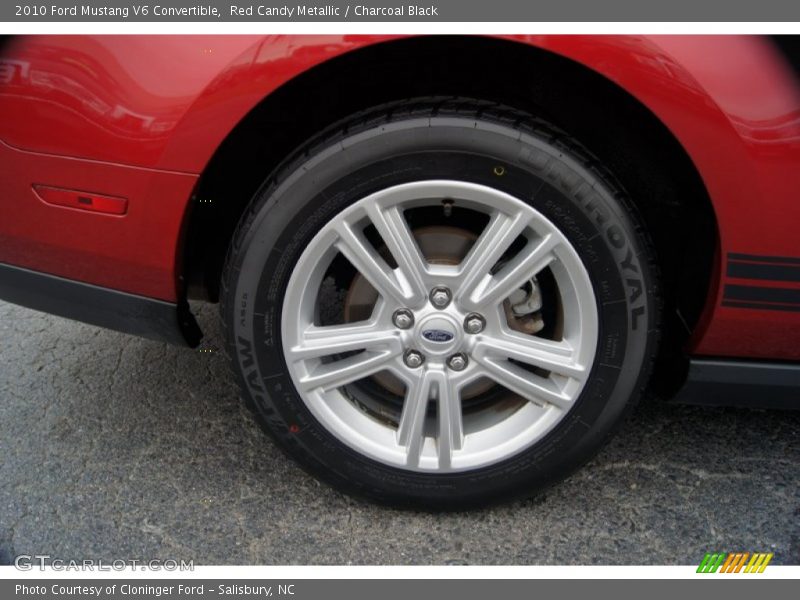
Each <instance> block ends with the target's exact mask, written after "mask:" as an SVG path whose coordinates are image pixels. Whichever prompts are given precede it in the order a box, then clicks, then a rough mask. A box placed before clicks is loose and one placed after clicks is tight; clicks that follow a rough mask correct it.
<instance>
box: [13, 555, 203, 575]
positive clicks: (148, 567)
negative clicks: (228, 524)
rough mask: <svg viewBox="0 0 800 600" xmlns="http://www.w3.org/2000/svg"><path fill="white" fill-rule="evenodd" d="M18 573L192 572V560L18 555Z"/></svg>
mask: <svg viewBox="0 0 800 600" xmlns="http://www.w3.org/2000/svg"><path fill="white" fill-rule="evenodd" d="M14 566H15V567H16V568H17V569H18V570H20V571H32V570H34V569H38V570H40V571H45V570H50V571H194V560H183V559H180V560H176V559H172V558H168V559H164V560H162V559H147V560H143V559H136V558H126V559H115V560H104V559H101V558H84V559H81V560H73V559H69V560H64V559H60V558H53V557H51V556H50V555H49V554H33V555H31V554H20V555H19V556H16V557H15V558H14Z"/></svg>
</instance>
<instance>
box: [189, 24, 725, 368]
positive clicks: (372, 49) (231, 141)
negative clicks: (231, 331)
mask: <svg viewBox="0 0 800 600" xmlns="http://www.w3.org/2000/svg"><path fill="white" fill-rule="evenodd" d="M569 37H570V36H563V37H562V36H557V37H555V38H548V37H544V38H539V37H533V38H524V39H515V40H510V39H499V38H488V37H462V36H432V37H413V38H403V39H395V40H390V41H383V42H381V43H376V44H370V45H366V46H362V47H360V48H358V49H355V50H351V51H349V52H346V53H344V54H341V55H339V56H336V57H335V58H331V59H329V60H326V61H325V62H322V63H320V64H318V65H317V66H315V67H313V68H311V69H309V70H307V71H304V72H302V73H300V74H299V75H297V76H295V77H294V78H293V79H290V80H289V81H288V82H287V83H285V84H284V85H282V86H281V87H279V88H278V89H276V90H275V91H273V92H272V93H270V94H269V95H267V96H266V97H264V98H263V100H261V101H260V102H259V103H258V104H257V105H256V106H255V107H254V108H253V109H252V110H251V111H250V112H249V113H248V114H247V115H246V116H245V117H244V118H243V119H242V120H241V121H240V122H239V123H238V125H237V126H236V127H235V128H234V129H233V130H232V131H231V132H230V133H229V135H228V136H227V137H226V138H225V140H224V141H223V142H222V143H221V144H220V146H219V147H218V148H217V150H216V152H215V153H214V155H213V157H212V158H211V160H210V161H209V163H208V165H207V166H206V168H205V169H204V171H203V173H202V175H201V178H200V180H199V183H198V186H197V188H196V191H195V202H194V203H193V204H192V210H190V211H189V212H188V213H187V218H186V222H185V226H184V242H183V249H182V250H183V265H182V274H183V276H184V277H185V279H186V281H187V282H188V289H189V291H190V294H191V295H194V296H200V297H206V298H209V299H211V300H216V299H217V297H218V293H219V276H220V273H221V269H222V264H223V261H224V256H225V252H226V250H227V247H228V244H229V243H230V240H231V238H232V235H233V231H234V229H235V226H236V223H237V222H238V219H239V217H240V215H241V214H242V212H243V211H244V209H245V207H246V206H247V204H248V202H249V200H250V198H251V197H252V196H253V194H254V193H255V191H256V190H257V189H258V187H259V186H260V184H261V183H262V182H263V180H264V178H265V177H266V174H267V173H270V172H272V171H273V170H274V169H275V168H276V167H277V166H278V165H279V164H280V162H281V161H282V160H283V159H284V158H285V157H286V156H288V155H289V154H290V153H291V152H292V151H293V150H294V149H295V148H296V147H298V146H299V145H300V144H302V142H303V141H305V140H306V139H308V138H309V137H311V136H312V135H314V134H315V133H317V132H318V131H320V130H321V129H324V128H325V127H327V126H328V125H330V124H332V123H334V122H336V121H338V120H340V119H343V118H345V117H346V116H348V115H350V114H353V113H355V112H358V111H360V110H363V109H366V108H369V107H371V106H375V105H377V104H381V103H384V102H389V101H393V100H398V99H402V98H411V97H415V96H431V95H444V96H446V95H455V96H469V97H476V98H481V99H485V100H493V101H497V102H501V103H504V104H508V105H511V106H514V107H516V108H519V109H522V110H525V111H527V112H531V113H534V114H536V115H537V116H541V117H543V118H545V119H547V120H548V121H550V122H552V123H554V124H555V125H557V126H558V127H560V128H562V129H564V130H566V131H567V132H568V133H570V134H571V135H572V136H574V137H575V138H577V139H579V140H581V141H582V143H584V145H585V146H586V147H587V148H588V149H589V150H591V151H592V152H593V153H594V154H595V155H596V156H597V157H598V158H599V160H600V161H601V162H603V163H604V164H605V165H606V166H607V167H608V168H609V170H610V171H611V172H613V173H614V175H615V176H616V177H617V178H618V179H619V180H620V182H621V184H622V186H623V187H624V188H625V189H626V190H627V191H628V193H629V194H630V196H631V197H632V198H633V200H634V202H635V204H636V205H637V208H638V210H639V211H640V212H641V215H642V217H643V220H644V222H645V225H646V226H647V228H648V230H649V233H650V235H651V236H652V238H653V241H654V245H655V248H656V252H657V254H658V264H659V267H660V271H661V276H662V283H663V288H664V289H665V290H666V291H667V292H669V293H667V294H665V301H666V304H665V316H666V322H665V327H664V331H665V332H666V335H665V337H664V339H663V342H662V353H661V358H660V361H659V368H658V370H657V371H658V372H659V373H663V374H665V375H668V376H666V377H662V378H661V379H662V380H663V381H673V380H675V379H676V377H675V373H676V371H679V372H680V371H682V370H683V369H685V360H684V358H683V355H684V352H683V349H684V347H685V345H686V343H687V341H688V339H689V336H690V335H691V334H692V332H693V331H694V329H695V328H696V326H697V325H698V323H699V322H700V317H701V314H702V311H703V308H704V306H705V305H706V301H707V299H708V298H709V295H710V294H713V292H714V289H715V284H714V283H709V282H712V281H713V275H714V267H715V264H716V263H715V253H716V252H717V246H718V239H719V232H718V229H717V222H716V219H715V215H714V209H713V206H712V203H711V199H710V197H709V194H708V191H707V190H706V187H705V185H704V183H703V179H702V177H701V174H700V172H699V171H698V169H697V167H696V166H695V164H694V162H693V161H692V159H691V158H690V157H689V154H688V153H687V151H686V150H685V149H684V146H683V145H682V144H681V142H679V141H678V138H677V137H676V135H675V134H674V133H673V132H672V131H671V130H670V129H669V128H668V127H667V126H666V125H665V124H664V122H663V121H662V120H661V119H660V118H659V117H657V116H656V115H655V114H654V112H653V111H652V110H651V109H650V108H648V107H647V106H646V105H645V104H644V103H643V102H642V101H640V100H639V99H637V97H636V96H634V94H632V93H631V92H630V91H628V90H626V89H625V88H623V87H622V86H621V85H620V84H619V83H616V82H615V81H613V80H612V79H616V80H617V81H619V80H624V79H626V77H627V78H628V80H629V81H633V80H635V81H637V82H639V83H638V84H639V85H641V86H644V88H643V89H646V87H647V85H649V83H648V82H656V83H658V84H659V85H662V86H663V85H665V81H666V79H670V78H666V79H665V75H664V72H663V69H662V65H659V64H658V63H652V64H650V65H649V66H647V68H646V69H644V68H642V67H641V60H640V59H641V57H642V56H651V55H653V54H654V53H656V54H657V52H656V50H654V49H653V48H651V47H648V46H647V44H648V42H646V41H644V40H638V38H636V39H634V38H630V37H627V36H623V37H614V38H606V37H598V38H594V37H581V36H579V39H578V40H577V41H576V40H569V39H564V38H569ZM637 40H638V41H637ZM593 53H594V54H593ZM648 53H649V54H648ZM567 54H572V55H573V56H574V57H575V59H573V58H567V57H566V56H565V55H567ZM590 55H591V56H595V55H596V57H597V58H596V59H592V60H596V62H597V63H598V65H599V66H600V67H602V65H604V64H606V63H604V62H603V60H604V58H605V59H608V58H609V57H612V58H613V57H617V58H619V60H620V61H621V62H619V63H608V64H611V65H612V66H611V67H609V66H608V64H606V66H605V67H604V68H605V69H606V70H607V71H608V73H606V74H601V73H599V72H598V71H597V70H595V69H593V68H591V66H587V65H586V64H582V62H586V61H583V60H582V58H581V57H587V56H590ZM578 60H582V62H578ZM376 65H380V68H376ZM625 69H628V71H625ZM631 69H639V71H640V72H636V73H634V74H631V73H630V70H631ZM476 73H480V76H479V77H476ZM671 79H673V80H674V81H667V83H669V84H670V85H671V86H672V88H673V93H676V92H681V91H683V92H684V93H685V92H686V90H685V89H683V88H685V87H686V86H687V79H686V74H685V73H683V72H680V71H675V72H674V73H673V76H672V77H671ZM682 86H683V87H682ZM661 93H662V94H663V90H662V92H661ZM678 378H679V377H678ZM678 383H679V382H678Z"/></svg>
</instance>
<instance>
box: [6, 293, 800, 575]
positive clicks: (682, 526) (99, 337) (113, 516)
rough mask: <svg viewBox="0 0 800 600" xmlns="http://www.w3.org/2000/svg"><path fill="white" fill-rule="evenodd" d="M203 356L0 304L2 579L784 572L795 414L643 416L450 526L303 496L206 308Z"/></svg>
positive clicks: (792, 535)
mask: <svg viewBox="0 0 800 600" xmlns="http://www.w3.org/2000/svg"><path fill="white" fill-rule="evenodd" d="M199 320H200V322H201V323H202V325H203V327H204V329H205V330H206V339H205V340H204V344H203V345H202V347H201V348H202V349H203V350H205V351H204V352H201V351H198V350H189V349H182V348H176V347H171V346H167V345H164V344H159V343H155V342H151V341H147V340H143V339H138V338H134V337H129V336H126V335H123V334H119V333H115V332H111V331H106V330H102V329H98V328H95V327H91V326H88V325H84V324H80V323H75V322H71V321H67V320H64V319H60V318H57V317H52V316H48V315H44V314H41V313H37V312H33V311H30V310H26V309H23V308H19V307H16V306H13V305H10V304H4V303H0V564H10V563H11V561H12V559H13V557H14V556H15V555H18V554H31V555H33V554H49V555H50V556H51V557H53V558H61V559H64V560H70V559H83V558H103V559H105V560H109V561H110V560H114V559H130V558H140V559H141V558H147V559H154V558H156V559H168V558H172V559H184V560H194V561H195V564H198V565H200V564H697V563H699V561H700V559H701V558H702V556H703V554H704V553H705V552H706V551H734V550H747V551H769V552H774V553H775V558H774V559H773V562H774V563H776V564H800V486H798V480H800V412H777V411H776V412H769V411H755V410H741V409H711V408H697V407H686V406H671V405H668V404H664V403H662V402H660V401H658V400H656V399H648V400H646V401H645V402H643V403H642V404H641V405H640V406H639V408H638V409H637V410H636V411H635V413H634V414H633V415H632V417H631V418H630V419H629V420H628V421H627V422H626V424H625V425H624V427H623V428H622V430H621V431H620V433H619V434H618V435H617V437H616V438H615V439H614V440H613V441H612V442H611V443H610V444H609V445H608V446H607V447H606V448H605V449H604V450H603V451H602V453H601V454H600V455H599V456H598V457H597V458H596V459H595V460H594V461H592V462H591V463H590V464H589V465H588V466H587V467H585V468H584V469H583V470H582V471H580V472H579V473H577V474H575V475H573V476H572V477H571V478H570V479H568V480H567V481H565V482H563V483H561V484H559V485H557V486H556V487H554V488H551V489H550V490H549V491H547V492H546V493H545V494H544V495H543V496H540V497H538V498H535V499H533V500H528V501H524V502H516V503H513V504H510V505H506V506H500V507H497V508H492V509H487V510H481V511H475V512H468V513H454V514H432V513H424V512H410V511H398V510H390V509H386V508H382V507H377V506H373V505H370V504H367V503H364V502H361V501H356V500H353V499H350V498H348V497H346V496H343V495H341V494H339V493H337V492H335V491H333V490H331V489H329V488H328V487H326V486H324V485H321V484H319V483H317V482H316V481H315V480H313V479H312V478H311V477H309V476H308V475H306V474H305V473H304V472H303V471H301V470H300V469H299V468H297V467H295V465H294V464H293V463H292V462H291V461H290V460H288V459H287V458H285V457H284V456H283V455H282V453H281V452H279V451H278V450H277V449H276V448H275V447H274V446H273V445H272V443H271V442H270V440H269V439H268V438H266V436H265V435H264V434H262V432H261V431H260V429H259V428H258V427H257V426H256V424H255V423H254V421H253V419H252V418H251V416H250V414H249V412H248V411H247V409H246V408H245V407H244V406H243V404H242V402H240V400H239V395H238V390H237V388H236V386H235V384H234V381H233V377H232V375H231V374H230V372H229V368H228V363H227V360H226V358H225V356H224V354H223V352H222V351H221V348H222V342H221V337H222V336H221V332H220V328H219V326H218V323H217V313H216V307H212V306H201V307H200V314H199Z"/></svg>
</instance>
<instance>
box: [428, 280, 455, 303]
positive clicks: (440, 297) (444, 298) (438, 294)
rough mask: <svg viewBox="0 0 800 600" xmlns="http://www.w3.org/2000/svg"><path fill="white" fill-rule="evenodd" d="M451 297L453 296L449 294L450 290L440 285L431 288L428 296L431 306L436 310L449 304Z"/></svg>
mask: <svg viewBox="0 0 800 600" xmlns="http://www.w3.org/2000/svg"><path fill="white" fill-rule="evenodd" d="M452 297H453V296H452V294H451V293H450V290H448V289H447V288H446V287H444V286H441V285H439V286H436V287H435V288H433V289H432V290H431V294H430V300H431V304H433V305H434V306H435V307H436V308H444V307H445V306H447V305H448V304H450V300H451V299H452Z"/></svg>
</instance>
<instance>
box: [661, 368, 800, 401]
mask: <svg viewBox="0 0 800 600" xmlns="http://www.w3.org/2000/svg"><path fill="white" fill-rule="evenodd" d="M672 401H673V402H679V403H683V404H703V405H706V406H744V407H751V408H782V409H800V364H790V363H774V362H762V361H749V360H726V359H692V360H691V361H690V362H689V374H688V375H687V377H686V383H684V385H683V387H682V388H681V389H680V390H679V391H678V393H677V394H676V395H675V396H674V397H673V398H672Z"/></svg>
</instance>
